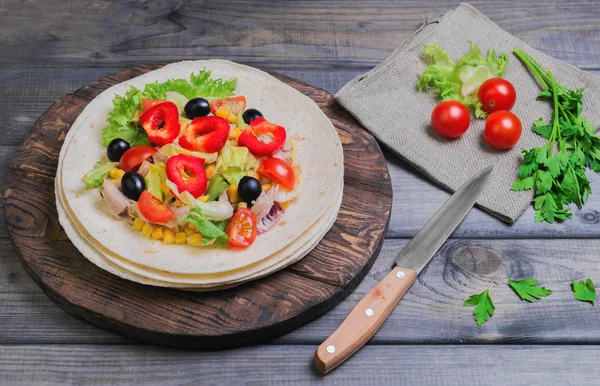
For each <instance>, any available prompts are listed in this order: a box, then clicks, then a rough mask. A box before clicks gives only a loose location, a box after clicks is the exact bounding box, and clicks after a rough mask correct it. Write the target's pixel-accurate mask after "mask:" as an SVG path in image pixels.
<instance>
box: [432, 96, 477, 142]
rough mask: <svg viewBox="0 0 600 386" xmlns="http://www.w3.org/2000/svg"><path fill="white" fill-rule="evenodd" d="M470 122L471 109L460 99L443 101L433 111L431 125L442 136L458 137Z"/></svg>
mask: <svg viewBox="0 0 600 386" xmlns="http://www.w3.org/2000/svg"><path fill="white" fill-rule="evenodd" d="M470 123H471V116H470V115H469V110H468V109H467V107H466V106H465V105H463V104H462V103H460V102H459V101H446V102H442V103H440V104H439V105H437V106H435V108H434V109H433V112H432V113H431V125H432V126H433V128H434V129H435V131H437V132H438V133H439V134H440V135H441V136H442V137H446V138H458V137H460V136H461V135H463V134H464V133H465V131H467V129H468V128H469V124H470Z"/></svg>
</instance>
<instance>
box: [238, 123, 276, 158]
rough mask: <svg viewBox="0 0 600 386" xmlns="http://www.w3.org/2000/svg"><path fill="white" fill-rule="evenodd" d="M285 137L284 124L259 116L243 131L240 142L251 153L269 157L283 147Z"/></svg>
mask: <svg viewBox="0 0 600 386" xmlns="http://www.w3.org/2000/svg"><path fill="white" fill-rule="evenodd" d="M285 138H286V133H285V129H284V128H283V127H282V126H279V125H276V124H274V123H271V122H269V121H267V120H266V119H265V118H263V117H258V118H256V119H253V120H252V122H250V126H248V127H246V128H245V129H244V131H242V134H240V137H239V138H238V144H239V145H240V146H246V147H247V148H248V150H250V153H252V154H254V155H255V156H257V157H267V156H271V155H273V154H275V153H277V152H278V151H279V149H281V148H282V147H283V145H284V143H285Z"/></svg>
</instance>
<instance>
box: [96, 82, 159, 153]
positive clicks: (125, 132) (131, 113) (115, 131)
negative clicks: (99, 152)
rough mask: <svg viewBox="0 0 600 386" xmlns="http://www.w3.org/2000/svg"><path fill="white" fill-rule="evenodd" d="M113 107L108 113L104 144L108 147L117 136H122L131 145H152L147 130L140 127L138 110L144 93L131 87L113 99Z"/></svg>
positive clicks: (103, 134)
mask: <svg viewBox="0 0 600 386" xmlns="http://www.w3.org/2000/svg"><path fill="white" fill-rule="evenodd" d="M112 103H113V109H112V110H111V111H110V113H108V119H107V121H108V126H107V127H106V128H105V129H104V130H103V131H102V146H104V147H106V146H108V144H109V143H110V141H112V140H113V139H115V138H122V139H124V140H125V141H127V142H128V143H129V144H130V145H131V147H134V146H139V145H150V141H148V136H147V135H146V132H145V131H144V130H142V129H140V128H138V127H137V126H136V125H137V121H138V118H137V117H136V115H135V113H136V111H138V110H140V109H141V108H142V93H141V92H140V90H138V89H137V88H135V87H131V88H130V89H129V90H128V91H127V92H126V93H125V95H123V96H120V95H117V96H115V98H114V99H113V102H112Z"/></svg>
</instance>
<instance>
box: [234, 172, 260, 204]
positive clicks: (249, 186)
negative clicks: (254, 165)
mask: <svg viewBox="0 0 600 386" xmlns="http://www.w3.org/2000/svg"><path fill="white" fill-rule="evenodd" d="M261 193H262V186H261V185H260V182H258V180H257V179H256V178H254V177H249V176H246V177H243V178H242V179H241V180H240V183H239V184H238V194H239V195H240V199H241V200H242V201H244V202H247V203H248V204H250V203H251V202H252V201H254V200H256V199H257V198H258V196H260V194H261Z"/></svg>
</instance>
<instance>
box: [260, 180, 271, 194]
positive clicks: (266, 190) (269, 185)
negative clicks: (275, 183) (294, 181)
mask: <svg viewBox="0 0 600 386" xmlns="http://www.w3.org/2000/svg"><path fill="white" fill-rule="evenodd" d="M269 189H271V183H270V182H267V183H266V184H262V190H263V192H268V191H269Z"/></svg>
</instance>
